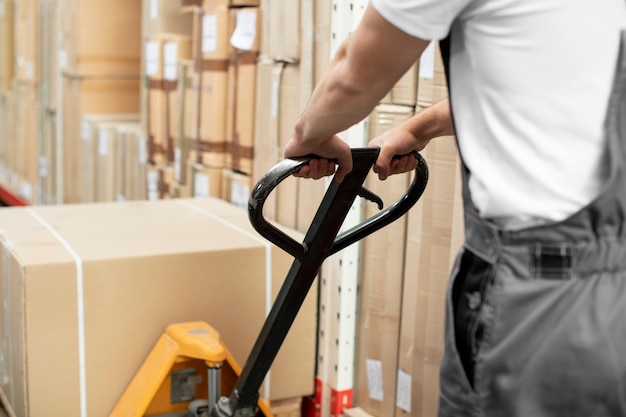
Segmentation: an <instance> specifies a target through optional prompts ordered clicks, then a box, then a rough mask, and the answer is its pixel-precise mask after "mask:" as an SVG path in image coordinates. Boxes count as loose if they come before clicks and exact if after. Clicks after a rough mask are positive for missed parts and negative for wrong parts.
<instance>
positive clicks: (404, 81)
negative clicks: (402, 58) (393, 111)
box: [381, 63, 419, 106]
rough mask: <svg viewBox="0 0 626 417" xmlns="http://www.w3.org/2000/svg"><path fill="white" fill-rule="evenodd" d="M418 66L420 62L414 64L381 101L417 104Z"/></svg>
mask: <svg viewBox="0 0 626 417" xmlns="http://www.w3.org/2000/svg"><path fill="white" fill-rule="evenodd" d="M418 68H419V64H418V63H415V64H413V65H412V66H411V68H409V70H408V71H407V72H406V73H405V74H404V75H403V76H402V78H400V80H398V82H397V83H396V84H395V85H394V86H393V88H392V89H391V91H389V93H388V94H387V95H386V96H385V97H384V98H383V100H381V103H384V104H397V105H402V106H415V105H416V103H417V79H418Z"/></svg>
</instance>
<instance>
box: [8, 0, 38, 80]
mask: <svg viewBox="0 0 626 417" xmlns="http://www.w3.org/2000/svg"><path fill="white" fill-rule="evenodd" d="M14 4H15V57H14V58H13V59H14V62H15V77H16V79H18V80H19V81H20V82H38V81H39V61H38V58H39V15H38V10H39V7H38V6H39V4H38V2H37V1H36V0H21V1H18V2H14Z"/></svg>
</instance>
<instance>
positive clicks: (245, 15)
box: [230, 10, 256, 51]
mask: <svg viewBox="0 0 626 417" xmlns="http://www.w3.org/2000/svg"><path fill="white" fill-rule="evenodd" d="M255 39H256V12H251V11H247V10H240V11H238V12H237V23H236V24H235V31H234V32H233V35H232V36H231V38H230V44H231V45H232V46H234V47H235V48H237V49H241V50H244V51H249V50H251V49H252V47H253V46H254V40H255Z"/></svg>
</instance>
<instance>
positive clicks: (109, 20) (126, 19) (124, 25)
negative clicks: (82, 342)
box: [61, 0, 144, 76]
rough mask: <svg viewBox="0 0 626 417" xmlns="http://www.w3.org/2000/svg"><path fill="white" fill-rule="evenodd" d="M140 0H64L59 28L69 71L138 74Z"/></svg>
mask: <svg viewBox="0 0 626 417" xmlns="http://www.w3.org/2000/svg"><path fill="white" fill-rule="evenodd" d="M141 3H142V2H136V1H127V0H109V1H106V2H103V1H98V0H65V1H64V2H63V13H62V14H61V15H62V23H61V30H62V31H63V39H64V44H63V46H62V47H63V50H64V51H65V52H66V53H67V58H68V61H67V64H68V70H69V71H70V72H71V73H78V74H82V75H85V74H89V75H100V76H102V75H105V74H138V73H139V72H140V71H139V68H140V63H141V48H142V43H143V39H144V38H143V37H142V35H141Z"/></svg>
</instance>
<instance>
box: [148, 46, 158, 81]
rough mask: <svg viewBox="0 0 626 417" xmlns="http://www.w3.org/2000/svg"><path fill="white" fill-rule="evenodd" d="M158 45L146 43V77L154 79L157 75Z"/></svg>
mask: <svg viewBox="0 0 626 417" xmlns="http://www.w3.org/2000/svg"><path fill="white" fill-rule="evenodd" d="M159 55H160V54H159V43H158V42H156V41H148V42H146V75H147V76H148V77H154V76H155V75H157V74H158V73H159Z"/></svg>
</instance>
